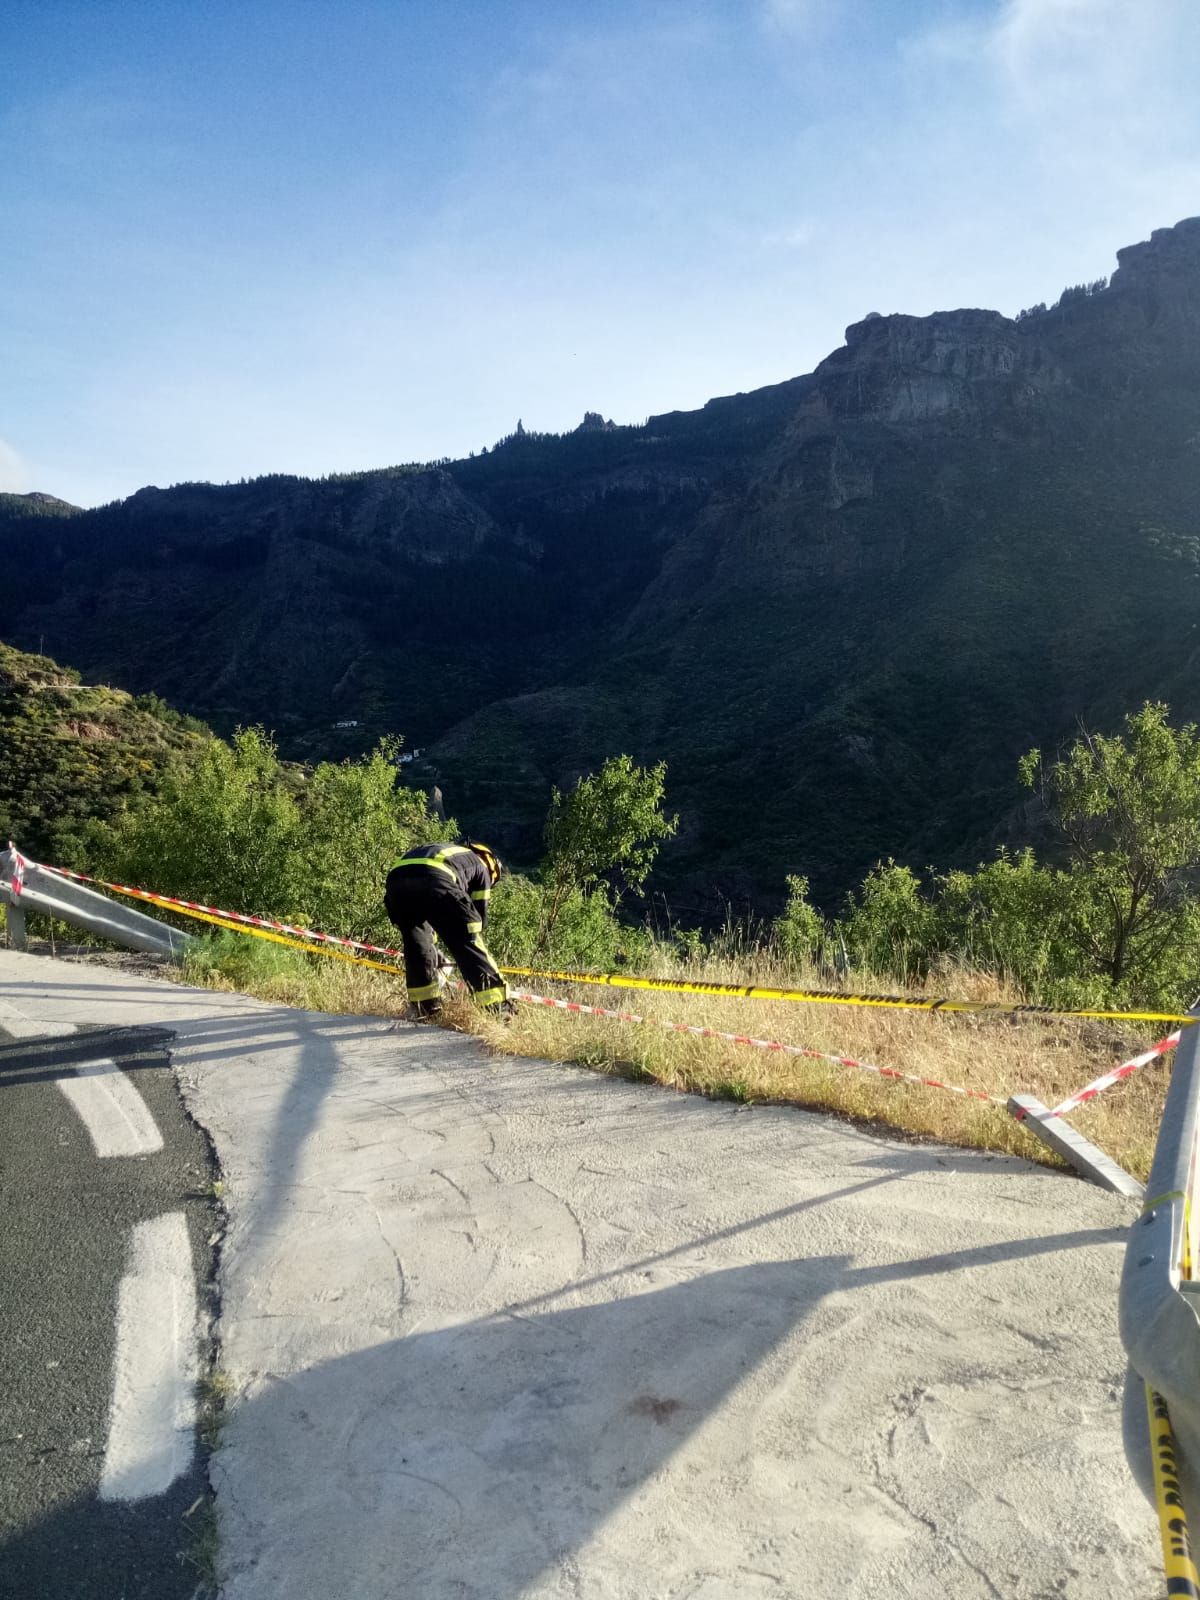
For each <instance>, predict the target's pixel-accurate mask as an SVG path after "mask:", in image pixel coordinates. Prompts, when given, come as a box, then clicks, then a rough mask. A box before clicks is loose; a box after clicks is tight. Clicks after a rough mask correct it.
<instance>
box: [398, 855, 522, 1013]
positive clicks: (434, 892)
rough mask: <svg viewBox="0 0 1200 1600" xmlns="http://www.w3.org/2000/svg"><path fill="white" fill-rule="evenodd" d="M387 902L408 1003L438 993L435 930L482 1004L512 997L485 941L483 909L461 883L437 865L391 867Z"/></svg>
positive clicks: (496, 1002)
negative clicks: (401, 952) (396, 934)
mask: <svg viewBox="0 0 1200 1600" xmlns="http://www.w3.org/2000/svg"><path fill="white" fill-rule="evenodd" d="M384 905H385V907H386V908H387V914H388V916H389V917H390V918H391V920H392V923H393V925H394V926H395V927H397V928H399V930H400V940H401V944H402V945H403V948H404V974H405V981H406V983H407V986H408V998H409V1002H410V1004H413V1005H416V1004H419V1003H421V1002H424V1001H430V1000H436V999H437V998H438V994H439V985H438V981H437V960H438V958H437V944H436V942H435V939H434V935H435V934H436V935H437V938H438V939H440V940H441V941H442V943H443V944H444V945H445V947H446V950H447V951H448V953H449V955H450V957H451V959H452V960H453V961H454V963H455V965H456V966H457V967H458V970H459V972H460V973H461V974H462V976H463V978H464V979H465V980H466V982H467V983H468V984H469V985H470V987H471V989H472V990H473V991H474V994H475V999H476V1000H477V1001H478V1002H479V1004H480V1005H483V1006H498V1005H500V1004H502V1002H503V1001H504V1000H506V999H507V998H508V990H507V989H506V988H505V985H504V979H503V978H502V977H501V976H500V973H499V972H498V970H497V968H496V963H495V962H494V961H493V960H492V956H491V952H490V951H489V950H488V947H487V945H486V944H484V942H483V921H482V919H481V917H480V915H479V909H478V907H477V906H475V905H473V904H472V902H471V900H470V898H469V897H468V895H467V892H466V890H465V889H464V888H463V887H462V886H461V884H459V883H457V882H452V881H451V880H450V878H449V876H448V875H447V874H446V873H444V872H439V871H438V869H437V868H436V867H393V868H392V870H391V872H389V873H388V878H387V890H386V893H385V895H384Z"/></svg>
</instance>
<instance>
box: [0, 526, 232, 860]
mask: <svg viewBox="0 0 1200 1600" xmlns="http://www.w3.org/2000/svg"><path fill="white" fill-rule="evenodd" d="M60 503H61V502H60ZM207 737H208V732H207V729H205V728H204V727H203V725H202V724H201V723H198V722H195V721H193V720H192V719H191V718H188V717H181V716H179V715H177V714H176V713H174V712H172V711H171V709H170V708H169V707H168V706H166V705H164V704H162V703H161V702H160V701H157V700H156V699H155V697H153V696H150V697H147V698H146V699H145V700H134V699H133V698H132V696H131V695H128V694H126V693H125V691H124V690H122V689H109V688H105V687H104V686H103V685H90V684H83V683H81V682H80V681H79V674H78V673H77V672H73V671H71V670H70V669H68V668H66V667H60V666H59V665H58V663H57V662H55V661H52V660H50V658H49V657H48V656H31V655H23V654H22V653H21V651H19V650H14V649H12V648H11V646H9V645H6V644H0V845H2V844H3V842H5V841H7V840H8V839H14V840H15V841H16V842H17V843H18V844H19V845H20V846H21V848H22V849H23V850H25V851H26V852H27V853H28V854H29V855H31V856H33V857H35V858H37V859H41V860H45V861H50V862H52V863H56V864H58V863H61V864H66V865H69V864H71V862H72V861H73V860H74V859H75V857H76V854H77V841H78V839H79V836H80V830H81V829H82V828H83V827H84V826H85V825H86V824H87V823H88V822H89V821H91V820H93V819H102V818H105V817H108V816H111V815H112V813H113V812H114V811H115V810H116V809H117V808H118V807H119V806H121V805H122V804H124V803H125V801H126V800H128V799H129V798H130V797H131V796H133V795H137V794H140V793H143V792H145V791H147V790H152V789H153V788H154V786H155V782H156V780H157V777H158V774H159V773H160V772H161V770H162V768H163V765H164V763H165V762H166V761H167V759H168V758H169V757H170V756H171V755H172V754H173V753H177V754H185V755H186V753H187V752H188V751H189V750H191V749H194V748H195V747H196V746H197V745H198V743H199V741H200V740H202V739H204V738H207Z"/></svg>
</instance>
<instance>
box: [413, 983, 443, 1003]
mask: <svg viewBox="0 0 1200 1600" xmlns="http://www.w3.org/2000/svg"><path fill="white" fill-rule="evenodd" d="M440 992H441V986H440V985H439V984H436V983H424V984H422V985H421V987H420V988H419V989H410V990H409V991H408V998H409V999H410V1000H436V999H437V997H438V995H439V994H440Z"/></svg>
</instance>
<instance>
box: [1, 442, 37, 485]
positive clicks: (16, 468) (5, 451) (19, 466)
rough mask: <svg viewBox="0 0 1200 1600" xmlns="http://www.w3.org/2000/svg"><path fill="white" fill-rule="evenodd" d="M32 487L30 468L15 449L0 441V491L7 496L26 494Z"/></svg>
mask: <svg viewBox="0 0 1200 1600" xmlns="http://www.w3.org/2000/svg"><path fill="white" fill-rule="evenodd" d="M31 486H32V479H31V477H30V473H29V468H28V467H27V466H26V464H25V462H24V460H23V459H22V458H21V456H20V455H18V453H17V452H16V451H15V450H14V449H13V447H12V445H10V444H5V442H4V440H3V439H0V490H2V491H3V492H4V493H6V494H25V493H27V492H28V490H29V489H30V487H31Z"/></svg>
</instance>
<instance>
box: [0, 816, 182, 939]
mask: <svg viewBox="0 0 1200 1600" xmlns="http://www.w3.org/2000/svg"><path fill="white" fill-rule="evenodd" d="M0 905H3V906H4V911H5V920H6V923H7V926H8V937H9V940H10V942H11V944H12V946H13V948H14V949H16V950H23V949H24V948H25V916H26V913H28V912H32V913H34V914H35V915H39V916H46V917H57V918H58V920H59V921H60V922H68V923H70V924H71V926H72V927H75V928H82V929H84V930H85V931H86V932H88V933H94V934H96V935H97V936H98V937H99V938H101V939H109V940H111V941H112V943H113V944H119V945H124V946H125V947H126V948H127V949H130V950H148V951H150V952H151V954H153V955H163V956H171V957H178V956H181V955H182V954H183V952H184V950H186V949H187V947H188V945H189V944H191V943H192V936H191V935H190V934H187V933H180V932H179V930H178V929H176V928H169V927H168V926H167V925H166V923H165V922H159V921H157V920H156V919H155V918H154V917H148V916H146V915H145V914H144V913H143V912H141V911H134V910H133V909H132V908H130V907H127V906H123V905H118V904H116V903H115V902H114V901H112V900H109V899H107V898H106V897H105V896H104V895H102V894H97V893H96V891H95V890H94V889H85V888H84V887H83V885H82V884H78V883H72V882H71V881H70V880H69V879H67V878H62V877H59V875H58V874H57V873H56V872H51V871H49V870H48V869H47V868H46V867H43V866H42V865H40V863H38V862H36V861H30V860H29V858H28V857H27V856H23V855H22V854H21V852H20V851H19V850H17V849H15V848H14V846H13V845H11V844H10V845H9V847H8V849H7V850H4V851H0Z"/></svg>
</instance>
